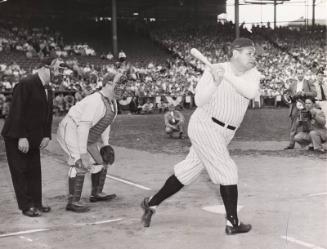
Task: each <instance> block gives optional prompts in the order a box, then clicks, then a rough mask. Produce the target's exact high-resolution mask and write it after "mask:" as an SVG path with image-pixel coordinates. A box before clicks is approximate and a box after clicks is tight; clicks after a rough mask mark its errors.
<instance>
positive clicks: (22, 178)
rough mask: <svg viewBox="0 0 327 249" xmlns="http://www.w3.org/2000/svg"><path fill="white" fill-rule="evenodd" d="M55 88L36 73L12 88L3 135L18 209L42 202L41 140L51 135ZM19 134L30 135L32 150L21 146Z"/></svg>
mask: <svg viewBox="0 0 327 249" xmlns="http://www.w3.org/2000/svg"><path fill="white" fill-rule="evenodd" d="M52 106H53V104H52V91H51V90H50V89H49V90H48V94H46V90H45V88H44V86H43V84H42V82H41V79H40V78H39V75H38V74H34V75H31V76H28V77H26V78H24V79H22V80H21V81H20V82H19V83H18V84H17V85H16V86H15V88H14V90H13V98H12V102H11V106H10V109H9V115H8V117H7V119H6V121H5V124H4V127H3V130H2V136H3V137H4V140H5V146H6V154H7V161H8V165H9V169H10V173H11V178H12V181H13V185H14V189H15V193H16V199H17V202H18V207H19V209H21V210H23V211H25V210H28V209H29V208H31V207H36V208H40V207H41V206H42V183H41V161H40V143H41V141H42V139H43V138H44V137H49V138H51V123H52ZM19 138H27V140H28V142H29V150H28V152H27V153H22V152H21V151H19V149H18V141H19Z"/></svg>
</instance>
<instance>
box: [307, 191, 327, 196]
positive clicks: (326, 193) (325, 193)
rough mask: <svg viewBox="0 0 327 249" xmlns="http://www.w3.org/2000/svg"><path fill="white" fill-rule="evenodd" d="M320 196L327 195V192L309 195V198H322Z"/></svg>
mask: <svg viewBox="0 0 327 249" xmlns="http://www.w3.org/2000/svg"><path fill="white" fill-rule="evenodd" d="M320 195H327V192H323V193H317V194H311V195H308V196H310V197H312V196H320Z"/></svg>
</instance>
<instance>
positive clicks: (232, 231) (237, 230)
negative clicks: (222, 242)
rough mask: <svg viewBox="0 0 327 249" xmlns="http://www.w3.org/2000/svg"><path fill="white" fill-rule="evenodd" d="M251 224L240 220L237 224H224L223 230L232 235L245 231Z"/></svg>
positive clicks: (248, 229) (247, 230)
mask: <svg viewBox="0 0 327 249" xmlns="http://www.w3.org/2000/svg"><path fill="white" fill-rule="evenodd" d="M251 228H252V226H251V224H243V223H242V222H241V223H240V224H239V225H237V226H229V225H227V226H226V229H225V232H226V234H227V235H233V234H238V233H247V232H249V231H250V230H251Z"/></svg>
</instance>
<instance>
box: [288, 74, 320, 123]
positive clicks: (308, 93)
mask: <svg viewBox="0 0 327 249" xmlns="http://www.w3.org/2000/svg"><path fill="white" fill-rule="evenodd" d="M296 90H297V81H296V82H293V83H292V84H291V85H290V86H289V89H288V94H289V95H290V96H291V97H293V96H295V95H296ZM302 92H304V93H305V96H304V97H302V98H301V99H303V100H305V98H308V97H309V98H312V99H313V98H315V97H316V96H317V90H316V87H315V85H314V83H311V82H309V81H307V80H304V81H303V88H302ZM297 112H298V109H297V108H296V101H292V103H291V105H290V112H289V116H290V117H291V118H295V117H296V116H297Z"/></svg>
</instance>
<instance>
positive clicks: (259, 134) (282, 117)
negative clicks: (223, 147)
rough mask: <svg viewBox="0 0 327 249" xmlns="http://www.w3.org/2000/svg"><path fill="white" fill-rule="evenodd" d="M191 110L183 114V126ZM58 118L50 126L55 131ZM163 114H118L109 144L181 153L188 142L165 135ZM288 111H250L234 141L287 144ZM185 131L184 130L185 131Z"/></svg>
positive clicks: (186, 148) (185, 149) (285, 109)
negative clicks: (282, 142)
mask: <svg viewBox="0 0 327 249" xmlns="http://www.w3.org/2000/svg"><path fill="white" fill-rule="evenodd" d="M192 112H193V111H190V110H187V111H184V112H183V113H184V115H185V118H186V121H187V122H186V125H185V126H186V127H185V128H187V123H188V120H189V118H190V116H191V114H192ZM60 120H61V118H60V117H56V118H55V119H54V123H53V133H55V132H56V129H57V126H58V123H59V121H60ZM163 120H164V119H163V114H151V115H118V116H117V119H116V121H115V122H114V124H113V125H112V130H111V136H110V143H112V144H113V145H116V146H122V147H126V148H133V149H138V150H143V151H149V152H166V153H177V154H178V153H181V152H186V151H187V150H188V147H189V146H190V142H189V140H188V139H184V140H179V139H170V138H168V137H167V136H166V135H165V133H164V121H163ZM288 128H289V119H288V109H287V108H282V109H268V108H267V109H255V110H253V109H250V110H248V111H247V113H246V116H245V118H244V121H243V123H242V125H241V127H240V129H239V130H238V131H237V133H236V135H235V138H234V140H236V141H287V140H288V137H289V129H288ZM185 130H187V129H185Z"/></svg>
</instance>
